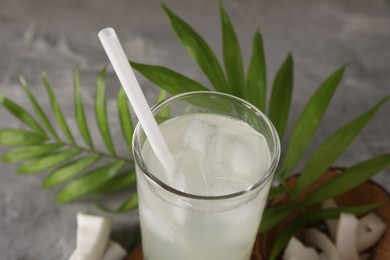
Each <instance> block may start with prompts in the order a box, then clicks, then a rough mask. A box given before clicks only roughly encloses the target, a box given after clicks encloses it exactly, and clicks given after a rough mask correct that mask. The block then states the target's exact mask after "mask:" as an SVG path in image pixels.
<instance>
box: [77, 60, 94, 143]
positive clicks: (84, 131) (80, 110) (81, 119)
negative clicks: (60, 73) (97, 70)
mask: <svg viewBox="0 0 390 260" xmlns="http://www.w3.org/2000/svg"><path fill="white" fill-rule="evenodd" d="M73 94H74V111H75V116H76V122H77V126H78V128H79V131H80V134H81V136H82V137H83V139H84V141H85V143H86V144H87V145H88V147H89V148H91V149H92V150H94V146H93V142H92V139H91V135H90V134H89V129H88V125H87V118H86V117H85V112H84V106H83V101H82V99H81V96H80V80H79V68H78V66H76V68H75V69H74V74H73Z"/></svg>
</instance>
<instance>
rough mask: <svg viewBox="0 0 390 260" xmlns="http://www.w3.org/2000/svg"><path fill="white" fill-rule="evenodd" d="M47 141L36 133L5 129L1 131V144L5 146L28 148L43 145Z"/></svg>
mask: <svg viewBox="0 0 390 260" xmlns="http://www.w3.org/2000/svg"><path fill="white" fill-rule="evenodd" d="M46 140H47V137H46V136H43V135H39V134H36V133H34V132H30V131H25V130H20V129H12V128H3V129H0V144H2V145H5V146H28V145H36V144H41V143H43V142H44V141H46Z"/></svg>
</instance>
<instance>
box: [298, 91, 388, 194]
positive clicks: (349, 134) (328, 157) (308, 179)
mask: <svg viewBox="0 0 390 260" xmlns="http://www.w3.org/2000/svg"><path fill="white" fill-rule="evenodd" d="M388 99H390V96H387V97H384V98H382V99H381V100H380V101H379V102H378V103H377V104H376V105H375V106H374V107H372V108H371V109H370V110H369V111H367V112H366V113H364V114H363V115H361V116H359V117H358V118H356V119H355V120H353V121H352V122H350V123H348V124H347V125H345V126H344V127H342V128H340V129H339V130H338V131H336V132H335V133H334V134H332V135H331V136H330V137H329V138H328V139H327V140H325V141H324V142H323V143H322V144H321V145H320V146H319V147H318V148H317V149H316V151H315V152H314V153H313V154H312V156H311V157H310V159H309V161H308V162H307V163H306V165H305V167H304V168H303V171H302V174H301V175H300V176H299V179H298V183H297V186H296V191H297V192H300V191H302V190H303V189H304V188H306V187H308V186H309V185H310V184H311V183H313V182H314V181H315V180H317V179H318V178H319V177H320V176H321V174H322V173H323V172H325V171H326V170H327V169H328V168H329V167H330V166H332V165H333V163H334V162H335V161H336V160H337V159H338V158H339V157H340V156H341V155H342V154H343V153H344V151H345V150H346V149H347V147H348V146H349V144H350V143H352V141H353V140H354V139H355V137H356V136H357V135H358V134H359V133H360V131H361V130H362V129H363V128H364V127H365V126H366V125H367V123H368V122H370V120H371V118H372V117H373V116H374V115H375V114H376V112H377V111H378V109H379V108H380V107H381V106H382V105H383V103H385V102H386V101H387V100H388Z"/></svg>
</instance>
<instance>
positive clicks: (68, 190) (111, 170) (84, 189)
mask: <svg viewBox="0 0 390 260" xmlns="http://www.w3.org/2000/svg"><path fill="white" fill-rule="evenodd" d="M125 164H126V162H125V161H117V162H114V163H111V164H108V165H105V166H102V167H100V168H97V169H94V170H92V171H90V172H88V173H86V174H85V175H84V176H82V177H80V178H79V179H77V180H75V181H73V182H71V183H69V184H68V185H66V186H65V187H64V188H63V189H61V190H60V191H59V192H58V193H57V196H56V201H57V202H60V203H63V202H69V201H72V200H75V199H77V198H79V197H81V196H83V195H86V194H89V193H91V191H93V190H94V189H96V188H97V187H99V186H101V185H103V184H104V183H106V182H107V181H109V180H110V179H111V178H113V177H114V176H116V175H117V173H118V172H119V170H120V169H121V168H122V167H123V166H124V165H125Z"/></svg>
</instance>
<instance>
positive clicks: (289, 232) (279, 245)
mask: <svg viewBox="0 0 390 260" xmlns="http://www.w3.org/2000/svg"><path fill="white" fill-rule="evenodd" d="M306 223H307V221H306V219H305V218H304V217H299V218H296V219H295V220H292V221H290V222H289V223H288V224H287V225H286V227H285V228H284V229H283V232H281V233H280V234H279V235H278V237H277V238H276V239H275V241H274V243H273V245H272V249H271V255H270V260H274V259H276V257H277V256H278V255H279V254H280V252H282V250H283V248H284V247H285V246H286V245H287V243H288V241H290V239H291V238H292V237H293V236H294V235H296V234H298V233H299V231H301V230H302V229H303V228H304V227H305V225H306Z"/></svg>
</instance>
